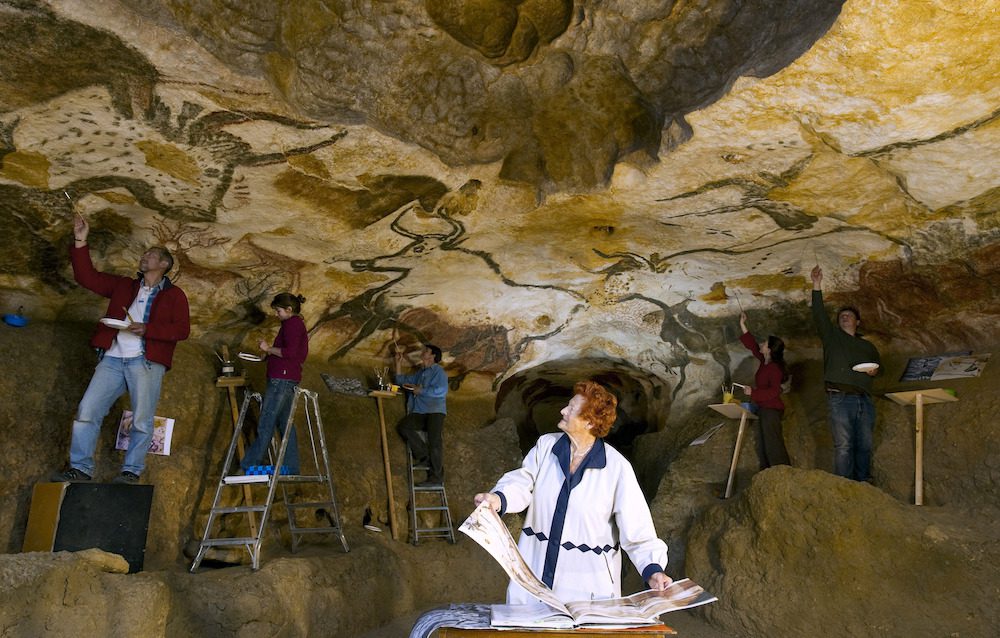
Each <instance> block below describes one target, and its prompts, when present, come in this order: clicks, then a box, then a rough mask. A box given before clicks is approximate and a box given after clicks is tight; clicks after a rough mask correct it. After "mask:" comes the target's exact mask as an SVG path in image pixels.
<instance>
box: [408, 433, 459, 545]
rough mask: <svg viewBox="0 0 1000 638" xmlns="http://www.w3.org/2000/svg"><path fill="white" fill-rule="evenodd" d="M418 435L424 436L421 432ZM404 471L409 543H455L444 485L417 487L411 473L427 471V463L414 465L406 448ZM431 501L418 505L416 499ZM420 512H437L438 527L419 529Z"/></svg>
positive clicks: (409, 451)
mask: <svg viewBox="0 0 1000 638" xmlns="http://www.w3.org/2000/svg"><path fill="white" fill-rule="evenodd" d="M420 434H425V433H424V432H421V433H420ZM406 469H407V472H408V474H409V476H410V508H409V509H410V542H411V543H413V544H414V545H417V544H419V543H420V539H421V538H447V539H448V542H449V543H452V544H454V543H455V530H454V528H453V527H452V524H451V510H450V509H448V495H447V494H446V493H445V491H444V483H442V484H441V485H435V486H432V487H421V486H418V485H417V484H416V483H415V482H414V480H413V472H414V471H417V472H420V471H429V470H430V469H431V467H430V464H429V462H428V463H427V464H425V465H415V464H414V462H413V451H412V450H411V449H410V446H409V445H407V446H406ZM418 498H424V499H425V500H430V501H432V503H433V504H432V505H422V504H418V501H417V499H418ZM421 512H438V513H439V514H440V518H439V519H438V522H439V526H438V527H420V523H421V521H420V519H421V516H420V513H421Z"/></svg>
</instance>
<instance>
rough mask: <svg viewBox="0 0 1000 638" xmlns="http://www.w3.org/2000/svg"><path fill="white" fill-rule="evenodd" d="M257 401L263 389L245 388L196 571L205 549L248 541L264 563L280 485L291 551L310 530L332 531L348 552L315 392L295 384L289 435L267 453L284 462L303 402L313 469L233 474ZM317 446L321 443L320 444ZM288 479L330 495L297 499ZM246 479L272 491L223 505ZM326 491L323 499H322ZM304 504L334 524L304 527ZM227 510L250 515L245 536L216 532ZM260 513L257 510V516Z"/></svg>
mask: <svg viewBox="0 0 1000 638" xmlns="http://www.w3.org/2000/svg"><path fill="white" fill-rule="evenodd" d="M253 401H256V402H257V403H258V405H259V404H260V402H261V396H260V393H258V392H246V393H245V394H244V396H243V405H242V407H241V408H240V413H239V419H238V421H237V424H236V427H235V429H234V431H233V438H232V440H231V441H230V443H229V450H228V451H227V453H226V461H225V463H224V464H223V467H222V476H221V477H220V478H219V484H218V486H217V487H216V489H215V498H214V499H213V501H212V508H211V510H210V511H209V515H208V520H207V521H206V523H205V533H204V534H203V535H202V540H201V544H200V546H199V548H198V554H197V555H196V556H195V558H194V561H193V563H192V564H191V571H192V572H194V571H195V570H197V569H198V566H199V565H200V564H201V561H202V560H203V559H204V558H205V552H206V551H208V549H209V548H212V547H235V546H243V547H244V548H245V549H246V550H247V552H248V553H249V554H250V560H251V566H252V568H253V569H254V570H256V569H259V568H260V551H261V545H262V544H263V540H264V531H265V529H266V528H267V521H268V519H269V518H270V515H271V509H272V507H273V504H274V498H275V496H276V494H277V491H278V486H279V485H280V486H281V494H282V500H283V502H284V504H285V508H286V511H287V512H288V527H289V531H290V532H291V539H292V551H293V552H295V551H297V550H298V545H299V542H300V540H301V538H302V537H303V536H305V535H308V534H333V535H335V536H337V537H338V538H339V539H340V542H341V544H342V545H343V546H344V551H345V552H349V551H350V548H349V547H348V545H347V539H346V538H345V537H344V532H343V525H342V523H341V519H340V511H339V509H338V507H337V496H336V490H335V488H334V486H333V479H332V478H331V472H330V455H329V453H328V451H327V447H326V436H325V435H324V433H323V421H322V419H321V418H320V414H319V402H318V400H317V395H316V393H315V392H312V391H310V390H306V389H303V388H300V387H296V388H295V396H294V397H293V398H292V409H291V411H290V412H289V414H288V421H287V422H286V424H285V436H283V437H281V444H280V445H279V446H276V445H275V443H274V441H273V439H272V441H271V445H270V449H269V451H268V454H269V456H270V459H271V461H272V463H271V464H272V465H273V466H274V467H275V468H280V467H281V465H282V463H283V462H284V460H285V448H286V447H287V445H288V439H289V438H290V436H289V435H290V433H291V432H292V431H293V429H294V428H295V417H296V413H297V412H298V408H299V404H300V403H301V405H302V412H303V418H304V422H305V426H306V427H305V433H307V434H308V435H309V444H310V448H311V452H312V454H311V458H312V467H313V468H315V473H314V474H296V475H287V474H277V473H276V474H270V475H260V476H231V475H230V474H231V470H233V469H235V468H237V467H239V463H238V461H237V460H236V458H235V456H236V447H237V441H239V440H240V437H241V436H242V434H243V424H244V422H245V420H246V415H247V413H248V412H249V410H250V405H251V403H252V402H253ZM317 446H318V449H317ZM309 458H310V456H308V455H307V456H305V457H304V458H303V459H302V461H303V462H304V463H303V464H306V463H307V462H308V461H309ZM289 484H318V485H319V486H320V491H321V492H326V493H327V494H328V495H329V498H328V500H314V501H296V500H294V499H293V498H292V497H291V496H290V495H289V492H288V489H287V488H288V486H289ZM245 485H252V486H260V487H266V488H267V497H266V499H265V500H264V502H263V503H262V504H259V505H236V506H221V505H220V504H219V503H220V501H221V500H222V498H223V495H224V494H226V492H227V490H233V489H237V488H242V487H243V486H245ZM322 498H323V497H322V495H321V496H320V499H322ZM302 509H314V510H316V511H317V514H319V515H323V514H324V513H325V516H326V518H327V520H328V521H329V525H326V526H319V527H300V526H299V525H298V524H297V521H296V511H297V510H302ZM224 514H244V515H245V516H246V518H247V520H246V524H247V528H248V529H249V535H248V536H244V537H236V538H232V537H219V536H215V537H213V536H212V527H213V524H214V523H215V522H216V521H217V520H218V519H219V517H220V516H222V515H224ZM255 515H256V516H255Z"/></svg>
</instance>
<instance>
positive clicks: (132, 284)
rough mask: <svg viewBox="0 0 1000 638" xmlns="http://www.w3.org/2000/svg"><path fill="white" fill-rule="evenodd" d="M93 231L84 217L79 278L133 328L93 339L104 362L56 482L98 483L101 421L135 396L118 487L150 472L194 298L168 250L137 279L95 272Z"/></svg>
mask: <svg viewBox="0 0 1000 638" xmlns="http://www.w3.org/2000/svg"><path fill="white" fill-rule="evenodd" d="M89 232H90V225H89V224H87V220H85V219H84V218H83V217H82V216H80V215H77V216H76V217H75V218H74V220H73V237H74V239H75V241H74V245H73V248H72V250H71V251H70V260H71V262H72V264H73V276H74V277H75V278H76V281H77V283H79V284H80V285H81V286H83V287H84V288H87V289H88V290H91V291H93V292H95V293H97V294H99V295H101V296H103V297H107V298H108V299H109V300H110V301H109V302H108V309H107V311H106V312H105V315H106V317H108V318H113V319H122V320H125V321H127V322H128V326H127V327H125V328H116V327H112V326H108V325H105V324H104V323H101V324H100V325H98V326H97V330H96V331H95V332H94V336H93V337H92V338H91V340H90V345H92V346H94V348H96V349H97V351H98V356H99V357H100V361H99V363H98V364H97V368H96V369H95V370H94V376H93V377H92V378H91V379H90V385H89V386H88V387H87V391H86V393H84V395H83V399H82V400H81V401H80V407H79V408H77V413H76V419H75V420H74V421H73V440H72V443H71V444H70V450H69V465H70V466H69V469H67V470H66V471H65V472H59V473H58V474H56V475H54V476H53V477H52V480H53V481H89V480H91V478H92V477H93V475H94V448H95V447H97V439H98V435H99V433H100V429H101V422H102V421H104V417H105V416H107V414H108V411H109V410H110V409H111V406H112V405H114V403H115V401H117V400H118V397H120V396H121V395H122V394H124V393H125V392H126V391H127V392H128V394H129V399H130V400H131V404H132V429H131V430H130V432H129V447H128V451H127V452H126V453H125V462H124V463H123V464H122V469H121V473H120V474H119V475H118V476H116V477H115V479H114V482H115V483H135V482H137V481H138V480H139V475H140V474H142V470H143V468H144V467H145V463H146V452H148V451H149V444H150V442H151V441H152V438H153V415H154V414H155V413H156V404H157V403H158V402H159V400H160V385H161V383H162V381H163V375H164V373H166V371H167V370H169V369H170V364H171V362H172V360H173V356H174V347H175V346H176V345H177V342H178V341H182V340H184V339H187V337H188V333H189V332H190V317H189V312H188V300H187V297H186V296H185V295H184V291H183V290H181V289H180V288H178V287H177V286H174V285H173V284H171V283H170V279H169V278H168V277H166V276H165V275H166V273H167V272H169V271H170V269H171V268H172V267H173V265H174V259H173V257H172V256H171V255H170V252H169V251H167V249H166V248H162V247H158V246H157V247H153V248H150V249H149V250H147V251H146V252H145V253H144V254H143V255H142V257H140V258H139V273H138V276H137V277H135V278H130V277H121V276H118V275H111V274H108V273H103V272H100V271H98V270H96V269H95V268H94V264H93V262H91V260H90V249H89V248H88V246H87V235H88V234H89Z"/></svg>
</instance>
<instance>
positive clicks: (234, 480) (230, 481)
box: [222, 474, 271, 485]
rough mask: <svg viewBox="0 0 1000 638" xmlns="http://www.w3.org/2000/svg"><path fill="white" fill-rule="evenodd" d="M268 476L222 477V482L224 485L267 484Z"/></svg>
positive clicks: (269, 476)
mask: <svg viewBox="0 0 1000 638" xmlns="http://www.w3.org/2000/svg"><path fill="white" fill-rule="evenodd" d="M269 478H271V475H270V474H251V475H248V476H242V475H240V476H224V477H222V482H223V483H225V484H226V485H247V484H249V483H267V480H268V479H269Z"/></svg>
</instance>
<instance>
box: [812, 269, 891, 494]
mask: <svg viewBox="0 0 1000 638" xmlns="http://www.w3.org/2000/svg"><path fill="white" fill-rule="evenodd" d="M811 276H812V283H813V290H812V315H813V321H814V322H815V323H816V330H817V331H818V332H819V338H820V340H821V341H822V342H823V381H824V383H825V386H826V396H827V404H828V406H829V409H830V415H829V418H830V431H831V433H832V434H833V472H834V474H836V475H837V476H843V477H845V478H849V479H854V480H855V481H870V480H871V459H872V430H873V429H874V428H875V404H874V403H873V402H872V397H871V391H872V378H873V377H874V376H875V375H877V374H878V373H879V369H880V364H881V360H880V358H879V354H878V350H877V349H876V348H875V346H874V345H872V343H871V342H870V341H867V340H865V339H863V338H862V337H861V336H860V335H859V334H857V332H858V325H859V324H860V323H861V313H860V312H859V311H858V309H857V308H855V307H853V306H845V307H843V308H841V309H840V310H838V311H837V323H836V325H834V323H833V322H832V321H830V318H829V317H828V316H827V314H826V309H825V308H824V307H823V290H822V288H821V284H822V283H823V270H822V269H821V268H820V267H819V266H816V267H815V268H813V269H812V273H811ZM868 364H875V365H868Z"/></svg>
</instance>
